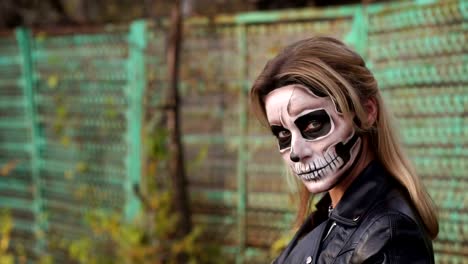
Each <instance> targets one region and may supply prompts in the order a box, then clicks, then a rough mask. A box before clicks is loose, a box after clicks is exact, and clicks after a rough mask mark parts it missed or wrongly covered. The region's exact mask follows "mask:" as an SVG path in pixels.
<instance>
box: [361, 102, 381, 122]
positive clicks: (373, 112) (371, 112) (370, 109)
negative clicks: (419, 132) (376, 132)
mask: <svg viewBox="0 0 468 264" xmlns="http://www.w3.org/2000/svg"><path fill="white" fill-rule="evenodd" d="M364 108H365V110H366V113H367V120H366V121H367V124H366V125H367V126H368V127H372V126H373V125H374V123H375V121H376V120H377V115H378V110H377V109H378V105H377V99H375V97H369V98H368V99H367V101H366V102H365V103H364Z"/></svg>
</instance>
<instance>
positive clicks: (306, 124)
mask: <svg viewBox="0 0 468 264" xmlns="http://www.w3.org/2000/svg"><path fill="white" fill-rule="evenodd" d="M294 124H296V126H297V128H299V130H300V131H301V135H302V137H304V138H305V139H309V140H313V139H316V138H319V137H321V136H325V135H326V134H328V132H330V129H331V119H330V115H329V114H328V113H327V111H325V110H324V109H320V110H316V111H313V112H310V113H307V114H305V115H303V116H300V117H299V118H297V119H296V121H294Z"/></svg>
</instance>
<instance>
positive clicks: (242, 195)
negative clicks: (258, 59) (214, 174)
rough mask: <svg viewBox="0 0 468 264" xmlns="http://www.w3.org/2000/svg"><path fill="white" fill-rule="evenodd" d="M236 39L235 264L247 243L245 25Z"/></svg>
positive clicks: (240, 262)
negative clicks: (237, 94) (237, 143)
mask: <svg viewBox="0 0 468 264" xmlns="http://www.w3.org/2000/svg"><path fill="white" fill-rule="evenodd" d="M237 35H238V37H237V39H238V45H239V46H238V47H239V58H240V64H239V67H240V71H241V78H242V80H241V87H240V93H239V149H238V152H237V190H238V191H237V224H238V225H237V228H238V235H239V236H238V240H239V241H238V245H239V246H238V247H239V248H238V251H239V252H238V254H237V258H236V263H237V264H242V263H244V258H245V247H246V241H247V224H246V221H247V219H246V211H247V201H248V199H247V167H246V164H247V163H246V161H247V160H246V159H247V146H246V142H247V136H248V135H247V125H248V122H247V108H248V103H247V97H248V82H247V78H248V68H247V31H246V25H245V24H244V23H241V24H239V25H238V26H237Z"/></svg>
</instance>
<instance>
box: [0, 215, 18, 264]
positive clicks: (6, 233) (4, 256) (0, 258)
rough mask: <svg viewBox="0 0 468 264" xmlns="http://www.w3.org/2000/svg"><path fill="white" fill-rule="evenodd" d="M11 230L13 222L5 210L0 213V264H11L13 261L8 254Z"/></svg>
mask: <svg viewBox="0 0 468 264" xmlns="http://www.w3.org/2000/svg"><path fill="white" fill-rule="evenodd" d="M12 228H13V221H12V219H11V217H10V214H9V212H8V211H6V210H1V211H0V264H13V263H14V261H15V259H14V257H13V255H12V254H11V253H9V252H8V247H9V245H10V233H11V229H12Z"/></svg>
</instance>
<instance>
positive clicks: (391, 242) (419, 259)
mask: <svg viewBox="0 0 468 264" xmlns="http://www.w3.org/2000/svg"><path fill="white" fill-rule="evenodd" d="M358 229H359V230H356V231H357V232H356V234H355V239H354V242H353V244H354V247H355V248H354V253H353V256H352V258H351V260H352V261H351V263H361V262H363V261H364V260H367V261H369V259H372V260H374V259H375V260H376V261H378V262H379V263H403V262H404V263H433V249H432V242H431V240H430V238H429V236H428V234H427V232H426V231H425V229H424V227H423V225H422V223H421V221H420V219H419V217H418V216H417V214H416V213H415V212H414V209H413V208H412V206H411V203H410V202H409V201H408V199H407V197H405V193H404V192H402V191H401V190H398V189H396V190H392V191H391V192H389V194H388V195H387V196H386V197H385V199H383V200H382V201H380V202H379V203H377V204H376V205H375V206H374V208H372V209H371V210H370V211H369V213H368V215H367V217H366V219H363V221H362V223H361V225H360V227H359V228H358ZM408 250H410V251H411V254H408ZM402 258H403V259H405V261H403V262H401V261H402ZM392 259H399V261H398V262H394V261H391V260H392ZM381 260H382V262H380V261H381ZM383 260H386V261H383Z"/></svg>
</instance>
